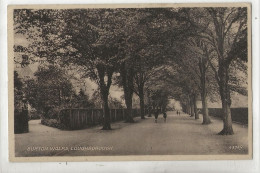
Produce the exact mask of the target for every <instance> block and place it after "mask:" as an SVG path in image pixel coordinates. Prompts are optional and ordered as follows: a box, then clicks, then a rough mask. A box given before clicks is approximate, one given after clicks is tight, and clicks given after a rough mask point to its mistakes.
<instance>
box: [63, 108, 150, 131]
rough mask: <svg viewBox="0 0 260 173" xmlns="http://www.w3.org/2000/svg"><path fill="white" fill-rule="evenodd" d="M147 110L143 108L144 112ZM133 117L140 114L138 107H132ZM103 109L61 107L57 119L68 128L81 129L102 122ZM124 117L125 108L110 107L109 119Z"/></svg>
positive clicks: (121, 118) (113, 120)
mask: <svg viewBox="0 0 260 173" xmlns="http://www.w3.org/2000/svg"><path fill="white" fill-rule="evenodd" d="M147 113H148V110H145V114H147ZM132 115H133V117H137V116H140V109H132ZM103 117H104V113H103V109H63V110H61V111H60V113H59V121H60V123H61V124H63V125H64V126H65V127H66V128H68V129H82V128H84V127H88V126H93V125H97V124H102V122H103ZM125 119H126V109H110V121H111V122H115V121H122V120H125Z"/></svg>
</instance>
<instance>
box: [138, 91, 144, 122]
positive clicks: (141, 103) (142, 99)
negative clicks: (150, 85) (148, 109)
mask: <svg viewBox="0 0 260 173" xmlns="http://www.w3.org/2000/svg"><path fill="white" fill-rule="evenodd" d="M139 98H140V109H141V119H145V117H144V93H143V91H141V90H139Z"/></svg>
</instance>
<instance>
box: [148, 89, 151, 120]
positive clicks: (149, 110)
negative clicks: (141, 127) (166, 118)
mask: <svg viewBox="0 0 260 173" xmlns="http://www.w3.org/2000/svg"><path fill="white" fill-rule="evenodd" d="M147 100H148V117H152V110H151V109H152V106H151V100H150V91H149V90H147Z"/></svg>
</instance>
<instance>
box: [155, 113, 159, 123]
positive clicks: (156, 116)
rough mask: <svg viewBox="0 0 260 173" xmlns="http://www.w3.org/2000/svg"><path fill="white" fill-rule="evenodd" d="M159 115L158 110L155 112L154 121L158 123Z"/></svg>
mask: <svg viewBox="0 0 260 173" xmlns="http://www.w3.org/2000/svg"><path fill="white" fill-rule="evenodd" d="M158 116H159V110H156V111H155V113H154V118H155V119H154V122H155V123H157V119H158Z"/></svg>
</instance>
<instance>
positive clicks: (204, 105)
mask: <svg viewBox="0 0 260 173" xmlns="http://www.w3.org/2000/svg"><path fill="white" fill-rule="evenodd" d="M201 100H202V115H203V122H202V124H205V125H206V124H210V123H211V120H210V118H209V110H208V103H207V94H206V93H205V91H202V93H201Z"/></svg>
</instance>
